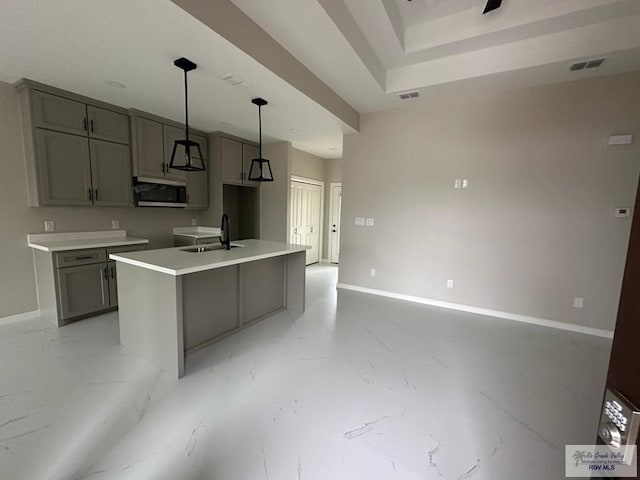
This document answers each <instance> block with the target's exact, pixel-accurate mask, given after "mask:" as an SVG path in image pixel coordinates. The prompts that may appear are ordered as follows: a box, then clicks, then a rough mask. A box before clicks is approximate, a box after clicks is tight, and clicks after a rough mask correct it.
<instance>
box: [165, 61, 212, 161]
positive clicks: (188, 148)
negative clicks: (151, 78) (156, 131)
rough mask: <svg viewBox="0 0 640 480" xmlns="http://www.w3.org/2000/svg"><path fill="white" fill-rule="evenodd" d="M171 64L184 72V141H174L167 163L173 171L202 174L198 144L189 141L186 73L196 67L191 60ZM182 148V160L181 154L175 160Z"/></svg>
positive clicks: (200, 152)
mask: <svg viewBox="0 0 640 480" xmlns="http://www.w3.org/2000/svg"><path fill="white" fill-rule="evenodd" d="M173 64H174V65H175V66H176V67H178V68H180V69H182V70H184V121H185V127H184V140H176V141H175V142H174V143H173V152H171V162H169V168H173V169H175V170H183V171H185V172H204V171H205V170H206V168H205V166H204V160H202V158H203V157H202V151H201V150H200V144H199V143H197V142H194V141H193V140H189V97H188V88H187V72H190V71H191V70H195V69H196V68H198V66H197V65H196V64H195V63H193V62H192V61H191V60H187V59H186V58H184V57H182V58H179V59H177V60H176V61H175V62H173ZM179 148H180V149H182V148H184V159H182V158H180V157H182V154H179V155H178V158H176V152H177V151H178V149H179Z"/></svg>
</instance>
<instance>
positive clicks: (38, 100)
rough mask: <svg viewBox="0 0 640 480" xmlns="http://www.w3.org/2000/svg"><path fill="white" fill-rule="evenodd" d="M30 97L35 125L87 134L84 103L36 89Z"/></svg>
mask: <svg viewBox="0 0 640 480" xmlns="http://www.w3.org/2000/svg"><path fill="white" fill-rule="evenodd" d="M32 98H33V119H34V124H35V126H36V127H39V128H47V129H50V130H56V131H58V132H65V133H73V134H76V135H87V106H86V105H85V104H84V103H81V102H76V101H75V100H69V99H67V98H63V97H60V96H58V95H51V94H49V93H45V92H40V91H37V90H35V91H34V92H33V97H32Z"/></svg>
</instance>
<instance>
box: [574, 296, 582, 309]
mask: <svg viewBox="0 0 640 480" xmlns="http://www.w3.org/2000/svg"><path fill="white" fill-rule="evenodd" d="M583 306H584V298H582V297H575V298H574V299H573V308H582V307H583Z"/></svg>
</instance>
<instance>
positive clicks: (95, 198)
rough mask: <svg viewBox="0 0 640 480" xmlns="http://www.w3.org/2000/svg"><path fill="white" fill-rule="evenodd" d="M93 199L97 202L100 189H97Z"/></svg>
mask: <svg viewBox="0 0 640 480" xmlns="http://www.w3.org/2000/svg"><path fill="white" fill-rule="evenodd" d="M93 199H94V200H95V201H96V202H97V201H98V189H97V188H96V189H95V193H94V195H93Z"/></svg>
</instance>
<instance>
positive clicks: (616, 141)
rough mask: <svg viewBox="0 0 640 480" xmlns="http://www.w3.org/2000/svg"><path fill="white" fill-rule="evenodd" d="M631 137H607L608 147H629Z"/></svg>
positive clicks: (631, 141) (631, 140)
mask: <svg viewBox="0 0 640 480" xmlns="http://www.w3.org/2000/svg"><path fill="white" fill-rule="evenodd" d="M632 143H633V135H612V136H610V137H609V145H631V144H632Z"/></svg>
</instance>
